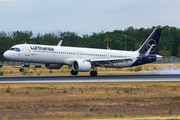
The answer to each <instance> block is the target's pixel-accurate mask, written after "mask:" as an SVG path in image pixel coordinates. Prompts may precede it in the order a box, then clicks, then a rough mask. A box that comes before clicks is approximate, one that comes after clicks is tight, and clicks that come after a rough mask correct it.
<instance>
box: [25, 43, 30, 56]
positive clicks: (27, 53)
mask: <svg viewBox="0 0 180 120" xmlns="http://www.w3.org/2000/svg"><path fill="white" fill-rule="evenodd" d="M30 52H31V50H30V47H29V46H28V45H25V56H30Z"/></svg>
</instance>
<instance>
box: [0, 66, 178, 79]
mask: <svg viewBox="0 0 180 120" xmlns="http://www.w3.org/2000/svg"><path fill="white" fill-rule="evenodd" d="M164 66H166V68H171V67H172V66H177V67H178V68H179V66H180V64H162V65H160V64H146V65H142V66H135V67H130V68H97V69H96V70H97V71H98V75H113V74H151V73H155V72H157V71H160V70H162V69H164ZM70 71H71V69H68V66H64V67H62V68H61V69H46V68H25V71H24V72H23V73H21V72H19V68H11V66H3V68H1V71H0V76H52V75H53V76H58V75H71V74H70ZM78 75H89V72H79V73H78Z"/></svg>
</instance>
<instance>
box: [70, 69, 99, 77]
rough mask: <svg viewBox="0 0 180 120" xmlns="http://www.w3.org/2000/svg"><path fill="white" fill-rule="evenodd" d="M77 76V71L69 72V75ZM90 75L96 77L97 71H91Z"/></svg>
mask: <svg viewBox="0 0 180 120" xmlns="http://www.w3.org/2000/svg"><path fill="white" fill-rule="evenodd" d="M77 74H78V71H74V70H71V75H77ZM90 75H91V76H97V71H91V72H90Z"/></svg>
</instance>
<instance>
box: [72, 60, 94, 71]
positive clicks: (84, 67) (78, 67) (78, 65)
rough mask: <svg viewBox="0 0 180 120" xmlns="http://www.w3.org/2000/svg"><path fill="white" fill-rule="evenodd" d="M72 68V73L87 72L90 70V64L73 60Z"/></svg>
mask: <svg viewBox="0 0 180 120" xmlns="http://www.w3.org/2000/svg"><path fill="white" fill-rule="evenodd" d="M72 68H73V70H74V71H79V72H88V71H90V70H91V63H90V62H87V61H85V60H75V61H74V62H73V63H72Z"/></svg>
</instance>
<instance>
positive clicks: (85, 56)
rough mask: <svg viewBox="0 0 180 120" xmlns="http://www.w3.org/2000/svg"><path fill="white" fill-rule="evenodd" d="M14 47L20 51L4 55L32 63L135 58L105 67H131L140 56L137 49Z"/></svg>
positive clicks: (31, 45) (66, 63)
mask: <svg viewBox="0 0 180 120" xmlns="http://www.w3.org/2000/svg"><path fill="white" fill-rule="evenodd" d="M12 48H19V49H20V51H14V50H7V51H6V52H5V53H4V57H5V58H7V59H9V60H14V61H20V62H30V63H50V64H62V65H72V61H73V60H78V59H81V60H91V59H102V60H106V59H118V58H122V59H127V58H133V59H132V60H131V61H128V62H126V61H124V62H122V61H121V62H117V63H114V64H110V63H107V64H104V65H103V66H104V67H115V68H122V67H129V66H131V65H132V64H133V63H134V62H135V61H136V60H137V57H138V56H139V53H138V52H137V51H134V52H132V51H122V50H108V49H93V48H79V47H64V46H49V45H35V44H19V45H15V46H13V47H12Z"/></svg>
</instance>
